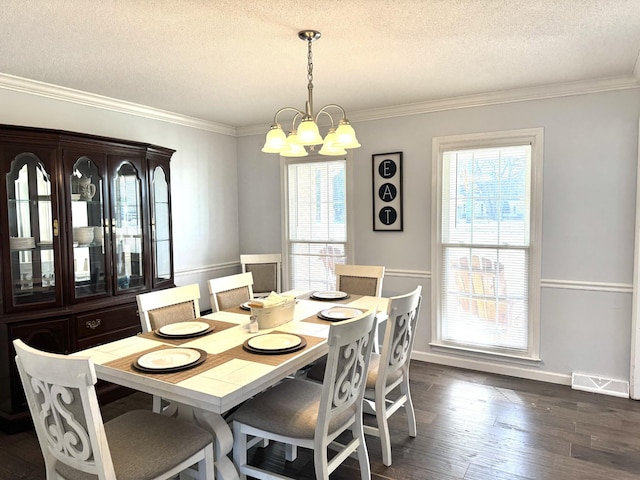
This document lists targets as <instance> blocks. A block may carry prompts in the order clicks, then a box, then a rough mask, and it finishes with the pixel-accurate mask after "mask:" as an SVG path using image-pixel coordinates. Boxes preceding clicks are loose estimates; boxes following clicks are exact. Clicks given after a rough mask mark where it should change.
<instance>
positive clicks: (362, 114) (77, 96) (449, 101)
mask: <svg viewBox="0 0 640 480" xmlns="http://www.w3.org/2000/svg"><path fill="white" fill-rule="evenodd" d="M0 88H3V89H7V90H13V91H16V92H23V93H29V94H32V95H39V96H41V97H46V98H51V99H55V100H61V101H66V102H71V103H77V104H79V105H87V106H91V107H95V108H102V109H105V110H111V111H114V112H119V113H124V114H128V115H136V116H139V117H144V118H149V119H152V120H159V121H163V122H168V123H174V124H177V125H183V126H186V127H191V128H198V129H201V130H207V131H210V132H214V133H219V134H222V135H230V136H238V137H243V136H249V135H261V134H264V133H265V132H266V131H267V130H268V129H269V125H270V124H260V125H249V126H245V127H238V128H234V127H232V126H229V125H224V124H221V123H215V122H211V121H208V120H202V119H199V118H195V117H189V116H186V115H182V114H179V113H174V112H169V111H166V110H160V109H157V108H152V107H147V106H145V105H140V104H137V103H132V102H127V101H124V100H118V99H115V98H110V97H105V96H102V95H96V94H93V93H88V92H83V91H80V90H74V89H72V88H67V87H61V86H58V85H52V84H50V83H44V82H39V81H37V80H30V79H27V78H22V77H16V76H14V75H9V74H6V73H0ZM630 88H640V52H639V56H638V60H636V64H635V67H634V70H633V75H631V76H623V77H614V78H606V79H599V80H587V81H581V82H570V83H560V84H555V85H545V86H540V87H530V88H521V89H514V90H505V91H501V92H492V93H483V94H477V95H466V96H460V97H451V98H444V99H439V100H429V101H425V102H416V103H408V104H404V105H395V106H392V107H383V108H373V109H368V110H361V111H358V112H350V113H349V120H350V121H351V123H356V122H366V121H372V120H381V119H385V118H394V117H405V116H409V115H420V114H424V113H432V112H441V111H445V110H456V109H462V108H473V107H481V106H488V105H499V104H502V103H514V102H526V101H529V100H540V99H546V98H556V97H567V96H573V95H584V94H588V93H598V92H607V91H613V90H625V89H630Z"/></svg>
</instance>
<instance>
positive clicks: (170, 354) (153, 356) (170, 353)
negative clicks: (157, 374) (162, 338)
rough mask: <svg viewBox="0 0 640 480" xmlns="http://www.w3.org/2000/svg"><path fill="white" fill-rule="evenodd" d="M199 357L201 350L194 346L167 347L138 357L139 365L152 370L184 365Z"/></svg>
mask: <svg viewBox="0 0 640 480" xmlns="http://www.w3.org/2000/svg"><path fill="white" fill-rule="evenodd" d="M199 359H200V352H199V351H198V350H194V349H193V348H166V349H164V350H157V351H155V352H151V353H147V354H146V355H142V356H141V357H140V358H138V365H140V366H141V367H142V368H147V369H152V370H164V369H166V368H176V367H183V366H185V365H189V364H190V363H193V362H197V361H198V360H199Z"/></svg>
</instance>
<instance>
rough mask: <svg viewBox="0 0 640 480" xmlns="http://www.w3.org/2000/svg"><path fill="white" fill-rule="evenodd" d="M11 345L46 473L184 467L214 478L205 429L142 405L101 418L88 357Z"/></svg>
mask: <svg viewBox="0 0 640 480" xmlns="http://www.w3.org/2000/svg"><path fill="white" fill-rule="evenodd" d="M13 344H14V347H15V350H16V364H17V366H18V372H19V374H20V379H21V380H22V385H23V387H24V391H25V394H26V397H27V402H28V404H29V410H30V411H31V417H32V419H33V423H34V426H35V430H36V434H37V436H38V441H39V443H40V448H41V450H42V454H43V456H44V460H45V471H46V476H47V479H49V480H53V479H56V480H61V479H62V480H65V479H73V480H75V479H79V478H97V479H98V480H114V479H116V478H117V479H119V480H121V479H129V480H132V479H141V478H147V479H157V480H159V479H168V478H172V477H174V476H176V475H177V474H180V473H181V472H183V471H186V470H189V472H190V474H194V475H195V476H196V477H195V478H198V479H202V480H204V479H208V480H213V478H214V475H213V468H214V467H213V436H212V435H211V433H210V432H207V431H206V430H204V429H202V428H200V427H198V426H196V425H195V424H193V423H191V422H186V421H183V420H178V419H175V418H171V417H167V416H165V415H159V414H156V413H152V412H150V411H148V410H133V411H130V412H127V413H124V414H123V415H121V416H119V417H116V418H114V419H113V420H111V421H109V422H107V423H103V421H102V416H101V414H100V407H99V405H98V398H97V395H96V391H95V383H96V381H97V377H96V373H95V368H94V365H93V362H92V360H91V359H89V358H85V357H71V356H66V355H58V354H52V353H46V352H41V351H38V350H36V349H34V348H31V347H29V346H27V345H26V344H25V343H24V342H22V341H21V340H14V342H13ZM196 464H197V465H198V468H197V472H196V471H194V470H192V469H191V468H190V467H192V466H194V465H196Z"/></svg>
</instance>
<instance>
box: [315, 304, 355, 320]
mask: <svg viewBox="0 0 640 480" xmlns="http://www.w3.org/2000/svg"><path fill="white" fill-rule="evenodd" d="M320 315H322V316H323V317H325V318H330V319H331V320H347V319H349V318H353V317H357V316H358V315H362V310H358V309H357V308H343V307H334V308H328V309H327V310H322V311H321V312H320Z"/></svg>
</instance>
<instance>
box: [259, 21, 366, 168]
mask: <svg viewBox="0 0 640 480" xmlns="http://www.w3.org/2000/svg"><path fill="white" fill-rule="evenodd" d="M298 37H299V38H300V40H305V41H306V42H307V44H308V54H307V80H308V81H309V83H308V84H307V90H308V97H307V102H306V106H305V110H304V111H302V110H298V109H297V108H294V107H284V108H281V109H280V110H278V111H277V112H276V114H275V116H274V118H273V124H272V125H271V129H270V130H269V132H268V133H267V138H266V141H265V144H264V147H262V151H263V152H265V153H279V154H280V155H282V156H283V157H305V156H307V155H308V152H307V148H306V147H309V148H310V150H314V149H315V146H316V145H322V148H320V150H319V151H318V153H319V154H320V155H346V153H347V151H346V150H345V149H346V148H358V147H359V146H360V143H358V139H357V138H356V132H355V131H354V130H353V127H352V126H351V124H350V123H349V120H347V117H346V113H345V111H344V108H342V107H341V106H340V105H336V104H329V105H325V106H324V107H322V108H321V109H320V110H318V113H316V114H315V115H314V113H313V57H312V52H311V43H312V42H313V41H314V40H317V39H318V38H320V32H318V31H316V30H302V31H300V32H298ZM329 110H339V111H340V112H341V114H342V118H341V119H340V121H339V122H338V125H337V127H336V125H335V123H334V119H333V117H332V116H331V114H330V113H329ZM282 112H295V114H294V117H293V120H292V122H291V130H290V131H289V134H288V135H285V133H284V130H283V129H282V126H281V125H280V123H278V115H280V114H281V113H282ZM334 113H335V112H334ZM321 115H326V116H327V117H329V121H330V124H331V126H330V127H329V131H328V132H327V135H326V136H325V137H324V139H323V138H322V136H321V135H320V130H319V129H318V119H319V118H320V116H321ZM297 121H299V124H298V125H297V128H296V122H297Z"/></svg>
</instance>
